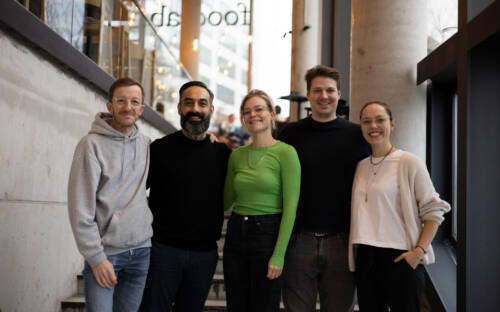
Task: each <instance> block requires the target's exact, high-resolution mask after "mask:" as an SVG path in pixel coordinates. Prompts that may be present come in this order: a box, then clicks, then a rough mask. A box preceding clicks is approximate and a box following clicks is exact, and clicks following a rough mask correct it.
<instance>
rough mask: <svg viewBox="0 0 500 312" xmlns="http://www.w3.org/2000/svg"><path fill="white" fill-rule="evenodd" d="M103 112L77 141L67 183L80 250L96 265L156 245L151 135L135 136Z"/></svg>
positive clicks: (72, 220)
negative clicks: (149, 192) (150, 197)
mask: <svg viewBox="0 0 500 312" xmlns="http://www.w3.org/2000/svg"><path fill="white" fill-rule="evenodd" d="M110 122H111V114H108V113H98V114H97V115H96V117H95V121H94V122H93V123H92V128H91V130H90V131H89V134H88V135H86V136H85V137H83V138H82V139H81V140H80V142H79V143H78V145H77V147H76V151H75V155H74V156H73V163H72V165H71V173H70V176H69V183H68V210H69V219H70V222H71V227H72V229H73V234H74V236H75V240H76V244H77V246H78V250H79V251H80V253H81V254H82V255H83V256H84V257H85V260H87V262H88V263H89V265H90V266H91V267H93V266H95V265H97V264H99V263H100V262H102V261H104V260H105V259H106V255H114V254H118V253H121V252H124V251H127V250H130V249H134V248H140V247H149V246H151V236H152V235H153V230H152V227H151V223H152V221H153V216H152V214H151V211H150V210H149V207H148V204H147V199H146V178H147V174H148V169H149V143H150V140H149V138H148V137H146V136H144V135H142V134H141V133H139V130H138V128H137V126H135V125H134V130H133V132H132V134H131V135H130V136H126V135H125V134H123V133H121V132H119V131H118V130H115V129H113V128H112V127H111V126H110V124H109V123H110Z"/></svg>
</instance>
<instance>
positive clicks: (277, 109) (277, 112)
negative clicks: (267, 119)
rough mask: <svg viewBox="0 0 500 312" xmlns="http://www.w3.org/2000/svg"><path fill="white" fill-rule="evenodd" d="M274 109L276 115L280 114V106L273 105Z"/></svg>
mask: <svg viewBox="0 0 500 312" xmlns="http://www.w3.org/2000/svg"><path fill="white" fill-rule="evenodd" d="M274 111H275V112H276V114H277V115H279V114H281V106H279V105H276V106H274Z"/></svg>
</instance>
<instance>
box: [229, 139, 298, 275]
mask: <svg viewBox="0 0 500 312" xmlns="http://www.w3.org/2000/svg"><path fill="white" fill-rule="evenodd" d="M249 162H250V165H249ZM251 167H253V168H255V169H253V168H251ZM299 194H300V163H299V158H298V156H297V152H296V151H295V149H294V148H293V147H292V146H291V145H288V144H286V143H283V142H281V141H277V142H276V143H275V144H273V145H271V146H267V147H252V146H251V145H247V146H243V147H239V148H237V149H236V150H234V151H233V152H232V153H231V156H230V157H229V163H228V168H227V176H226V184H225V187H224V210H228V209H229V208H231V206H233V204H234V207H233V211H234V212H235V213H237V214H240V215H265V214H277V213H281V214H282V217H281V224H280V229H279V234H278V240H277V241H276V246H275V247H274V252H273V255H272V257H271V259H270V260H269V263H270V264H272V265H275V266H277V267H279V268H283V262H284V258H285V252H286V247H287V245H288V241H289V240H290V235H291V234H292V229H293V223H294V222H295V213H296V210H297V203H298V201H299Z"/></svg>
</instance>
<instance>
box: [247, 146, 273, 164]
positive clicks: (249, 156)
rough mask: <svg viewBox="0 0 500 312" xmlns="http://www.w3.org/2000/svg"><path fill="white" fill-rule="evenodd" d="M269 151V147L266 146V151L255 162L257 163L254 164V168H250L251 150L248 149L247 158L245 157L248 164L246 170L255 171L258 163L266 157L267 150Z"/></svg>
mask: <svg viewBox="0 0 500 312" xmlns="http://www.w3.org/2000/svg"><path fill="white" fill-rule="evenodd" d="M268 149H269V146H266V149H265V151H264V154H262V156H261V157H260V159H259V160H258V161H257V163H256V164H255V167H254V166H252V161H251V159H250V158H251V151H252V149H251V148H248V157H247V163H248V168H250V169H257V167H258V166H259V165H260V163H261V162H262V160H263V159H264V157H265V156H266V154H267V150H268Z"/></svg>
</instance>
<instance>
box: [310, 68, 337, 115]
mask: <svg viewBox="0 0 500 312" xmlns="http://www.w3.org/2000/svg"><path fill="white" fill-rule="evenodd" d="M307 99H308V100H309V103H311V109H312V118H313V119H314V120H316V121H319V122H326V121H330V120H333V119H335V117H336V110H337V104H338V102H339V99H340V91H339V90H338V88H337V82H336V81H335V80H333V79H332V78H330V77H324V76H317V77H315V78H314V79H313V80H312V81H311V88H310V90H309V91H308V92H307Z"/></svg>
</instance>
